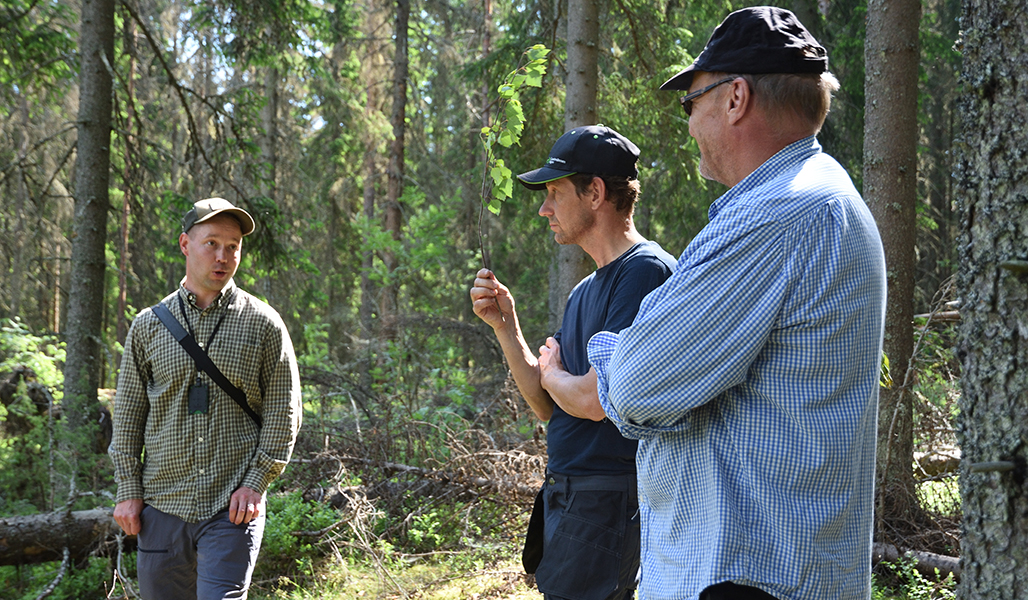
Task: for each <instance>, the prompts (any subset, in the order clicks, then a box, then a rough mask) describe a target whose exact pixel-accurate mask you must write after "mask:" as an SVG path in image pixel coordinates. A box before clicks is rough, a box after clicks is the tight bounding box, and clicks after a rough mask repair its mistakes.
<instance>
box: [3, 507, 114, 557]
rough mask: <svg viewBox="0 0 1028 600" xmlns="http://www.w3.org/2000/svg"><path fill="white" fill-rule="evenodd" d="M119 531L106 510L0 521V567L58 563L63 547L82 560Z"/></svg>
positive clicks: (57, 513) (11, 518) (108, 510)
mask: <svg viewBox="0 0 1028 600" xmlns="http://www.w3.org/2000/svg"><path fill="white" fill-rule="evenodd" d="M120 531H121V528H120V527H118V524H117V523H115V522H114V518H113V517H112V516H111V509H109V508H95V509H93V510H81V511H75V512H67V511H61V512H52V513H44V514H38V515H28V516H25V517H7V518H4V519H0V566H10V565H29V564H36V563H43V562H50V561H54V560H61V557H62V555H63V549H64V548H67V549H68V550H69V552H70V553H71V556H72V558H74V559H76V560H78V559H84V558H87V557H88V556H90V555H91V554H92V553H93V551H94V550H95V549H96V547H97V546H98V545H99V544H101V543H103V542H105V541H110V540H112V539H113V538H114V536H115V535H116V534H117V533H119V532H120Z"/></svg>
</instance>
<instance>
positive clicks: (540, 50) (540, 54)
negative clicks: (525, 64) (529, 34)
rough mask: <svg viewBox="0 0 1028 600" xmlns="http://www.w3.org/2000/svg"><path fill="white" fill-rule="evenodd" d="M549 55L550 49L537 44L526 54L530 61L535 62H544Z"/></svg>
mask: <svg viewBox="0 0 1028 600" xmlns="http://www.w3.org/2000/svg"><path fill="white" fill-rule="evenodd" d="M549 53H550V49H549V48H547V47H546V46H544V45H542V44H536V45H534V46H532V47H531V48H529V49H528V50H526V51H525V54H527V55H528V60H530V61H533V62H534V61H537V60H544V59H545V58H546V55H548V54H549Z"/></svg>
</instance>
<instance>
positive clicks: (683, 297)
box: [589, 205, 788, 439]
mask: <svg viewBox="0 0 1028 600" xmlns="http://www.w3.org/2000/svg"><path fill="white" fill-rule="evenodd" d="M781 244H782V236H781V227H780V225H779V224H778V223H776V222H775V221H774V219H773V218H771V217H770V216H769V215H768V214H767V213H765V212H763V211H761V210H760V209H759V207H758V208H755V207H752V206H749V205H743V206H741V207H734V208H732V209H731V210H726V211H725V212H724V213H722V214H721V215H720V218H719V219H717V220H716V221H713V222H712V223H711V224H710V225H708V226H707V228H705V229H704V230H703V232H701V234H700V236H698V237H697V239H696V240H694V242H693V243H692V244H691V245H690V246H689V248H688V249H687V250H686V253H685V254H683V256H682V258H681V259H680V260H679V264H678V268H677V269H676V271H675V274H674V275H672V276H671V278H670V279H668V281H667V282H666V283H664V285H662V286H661V287H660V288H658V289H657V290H655V291H654V292H653V293H652V294H650V295H649V296H647V298H646V299H645V300H644V301H643V303H642V305H641V306H640V309H639V314H638V315H637V316H636V318H635V321H634V322H633V323H632V325H631V326H630V327H628V328H626V329H624V330H623V331H621V333H620V335H617V336H614V335H613V334H611V333H609V332H601V333H599V334H596V335H595V336H594V337H593V339H592V341H590V344H589V359H590V362H591V364H592V365H593V367H594V368H595V369H596V372H597V375H598V379H599V381H600V383H599V385H598V387H599V396H600V402H601V404H602V405H603V409H604V411H605V412H606V413H607V415H608V417H610V418H611V420H612V421H613V422H614V423H615V424H616V425H617V426H618V429H619V430H620V431H621V433H622V435H625V436H626V437H630V438H634V439H646V438H648V437H652V436H655V435H659V434H661V433H666V432H669V431H681V430H683V429H685V428H687V427H688V415H689V411H691V410H692V409H694V408H696V407H698V406H701V405H703V404H705V403H707V402H709V401H710V400H712V399H713V398H715V397H717V396H718V395H719V394H721V393H722V392H724V391H725V390H727V389H729V388H731V387H733V386H735V385H738V384H740V383H742V382H743V381H744V380H745V377H746V373H747V371H748V370H749V368H750V365H751V364H752V363H753V361H754V360H755V358H756V357H757V355H758V353H759V352H760V349H761V348H762V347H763V346H764V344H765V342H766V340H767V337H768V335H769V332H770V331H771V329H772V327H773V325H774V320H775V317H776V315H777V314H778V312H779V308H780V306H781V302H782V296H783V293H784V292H785V286H786V285H787V281H788V278H787V277H786V276H785V274H784V271H785V269H784V260H783V255H784V253H783V251H782V248H781Z"/></svg>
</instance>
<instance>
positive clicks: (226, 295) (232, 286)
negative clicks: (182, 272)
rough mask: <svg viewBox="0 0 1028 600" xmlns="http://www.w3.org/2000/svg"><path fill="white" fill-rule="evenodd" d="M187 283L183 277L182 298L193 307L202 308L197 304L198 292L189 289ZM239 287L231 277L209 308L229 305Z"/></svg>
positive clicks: (179, 288)
mask: <svg viewBox="0 0 1028 600" xmlns="http://www.w3.org/2000/svg"><path fill="white" fill-rule="evenodd" d="M185 283H186V278H185V277H183V278H182V281H180V282H179V284H178V293H179V295H180V296H182V298H183V299H184V300H185V301H186V302H188V303H189V306H192V307H193V308H195V309H197V310H200V307H198V306H197V305H196V294H194V293H193V292H190V291H189V290H187V289H186V285H185ZM237 289H239V288H237V287H236V280H235V279H229V280H228V283H227V284H225V287H223V288H222V289H221V292H219V293H218V295H217V296H216V297H215V298H214V302H211V305H210V306H208V307H207V308H220V307H222V306H228V305H229V304H231V302H232V299H233V298H234V297H235V295H236V290H237ZM204 310H206V309H204Z"/></svg>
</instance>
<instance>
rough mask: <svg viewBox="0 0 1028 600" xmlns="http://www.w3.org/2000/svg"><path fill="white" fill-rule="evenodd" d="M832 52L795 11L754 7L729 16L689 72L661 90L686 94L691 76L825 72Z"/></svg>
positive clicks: (671, 80)
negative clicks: (815, 37) (817, 38)
mask: <svg viewBox="0 0 1028 600" xmlns="http://www.w3.org/2000/svg"><path fill="white" fill-rule="evenodd" d="M827 70H828V52H827V51H825V49H824V47H823V46H821V44H818V43H817V40H815V39H814V36H812V35H810V32H809V31H807V28H806V27H804V26H803V24H802V23H800V20H799V19H797V18H796V15H794V14H792V12H790V11H788V10H786V9H784V8H778V7H775V6H753V7H750V8H744V9H742V10H737V11H735V12H733V13H732V14H730V15H728V17H726V18H725V20H724V21H722V22H721V24H720V25H718V26H717V29H715V30H714V33H713V34H711V36H710V39H709V40H707V45H706V46H705V47H704V48H703V52H700V55H699V56H697V57H696V60H695V61H693V63H692V64H691V65H689V66H688V67H687V68H686V69H684V70H683V71H681V72H680V73H678V74H677V75H675V76H674V77H672V78H671V79H668V80H667V81H665V82H664V84H663V85H661V86H660V89H662V90H687V89H689V86H691V85H692V77H693V73H695V72H697V71H702V72H706V73H742V74H761V73H824V72H825V71H827Z"/></svg>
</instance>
